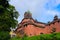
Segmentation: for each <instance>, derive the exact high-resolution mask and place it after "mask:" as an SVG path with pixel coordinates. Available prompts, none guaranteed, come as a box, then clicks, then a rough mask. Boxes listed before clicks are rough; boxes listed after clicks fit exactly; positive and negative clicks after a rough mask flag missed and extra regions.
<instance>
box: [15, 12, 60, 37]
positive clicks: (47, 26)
mask: <svg viewBox="0 0 60 40" xmlns="http://www.w3.org/2000/svg"><path fill="white" fill-rule="evenodd" d="M53 32H60V19H59V18H58V16H55V17H54V19H53V21H52V22H48V23H42V22H38V21H36V20H34V19H33V18H32V14H31V13H30V12H25V14H24V18H23V20H22V21H21V23H19V24H18V27H17V29H16V30H15V33H16V34H17V35H19V36H23V35H28V36H34V35H40V34H50V33H53Z"/></svg>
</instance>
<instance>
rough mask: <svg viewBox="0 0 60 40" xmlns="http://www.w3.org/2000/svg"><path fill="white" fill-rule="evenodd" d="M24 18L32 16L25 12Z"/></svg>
mask: <svg viewBox="0 0 60 40" xmlns="http://www.w3.org/2000/svg"><path fill="white" fill-rule="evenodd" d="M24 18H32V14H31V13H30V11H27V12H25V14H24Z"/></svg>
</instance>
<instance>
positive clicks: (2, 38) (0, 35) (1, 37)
mask: <svg viewBox="0 0 60 40" xmlns="http://www.w3.org/2000/svg"><path fill="white" fill-rule="evenodd" d="M7 34H9V32H4V31H0V40H9V39H10V35H7Z"/></svg>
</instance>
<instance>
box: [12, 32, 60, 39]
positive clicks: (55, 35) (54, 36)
mask: <svg viewBox="0 0 60 40" xmlns="http://www.w3.org/2000/svg"><path fill="white" fill-rule="evenodd" d="M11 40H60V33H53V34H41V35H38V36H32V37H26V36H24V37H21V38H20V37H13V38H11Z"/></svg>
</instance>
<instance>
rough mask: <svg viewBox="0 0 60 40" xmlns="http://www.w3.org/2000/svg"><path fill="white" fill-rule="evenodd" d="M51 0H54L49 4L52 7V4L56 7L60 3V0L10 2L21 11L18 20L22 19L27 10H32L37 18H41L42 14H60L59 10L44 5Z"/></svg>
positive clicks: (18, 0) (14, 0) (12, 0)
mask: <svg viewBox="0 0 60 40" xmlns="http://www.w3.org/2000/svg"><path fill="white" fill-rule="evenodd" d="M50 1H52V2H51V3H50V5H49V7H50V8H51V6H52V7H54V6H56V5H58V4H59V3H60V0H11V1H10V4H12V5H14V6H15V8H16V10H17V11H18V12H19V13H20V17H19V18H18V21H21V20H22V18H23V14H24V12H25V11H27V10H30V11H31V12H32V14H33V17H34V18H37V19H40V16H41V15H42V16H44V15H52V16H54V15H56V14H57V15H60V14H59V12H57V11H54V10H46V9H45V6H44V5H45V4H46V3H48V2H50ZM54 1H55V2H54ZM42 16H41V17H42ZM45 18H46V17H45Z"/></svg>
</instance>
